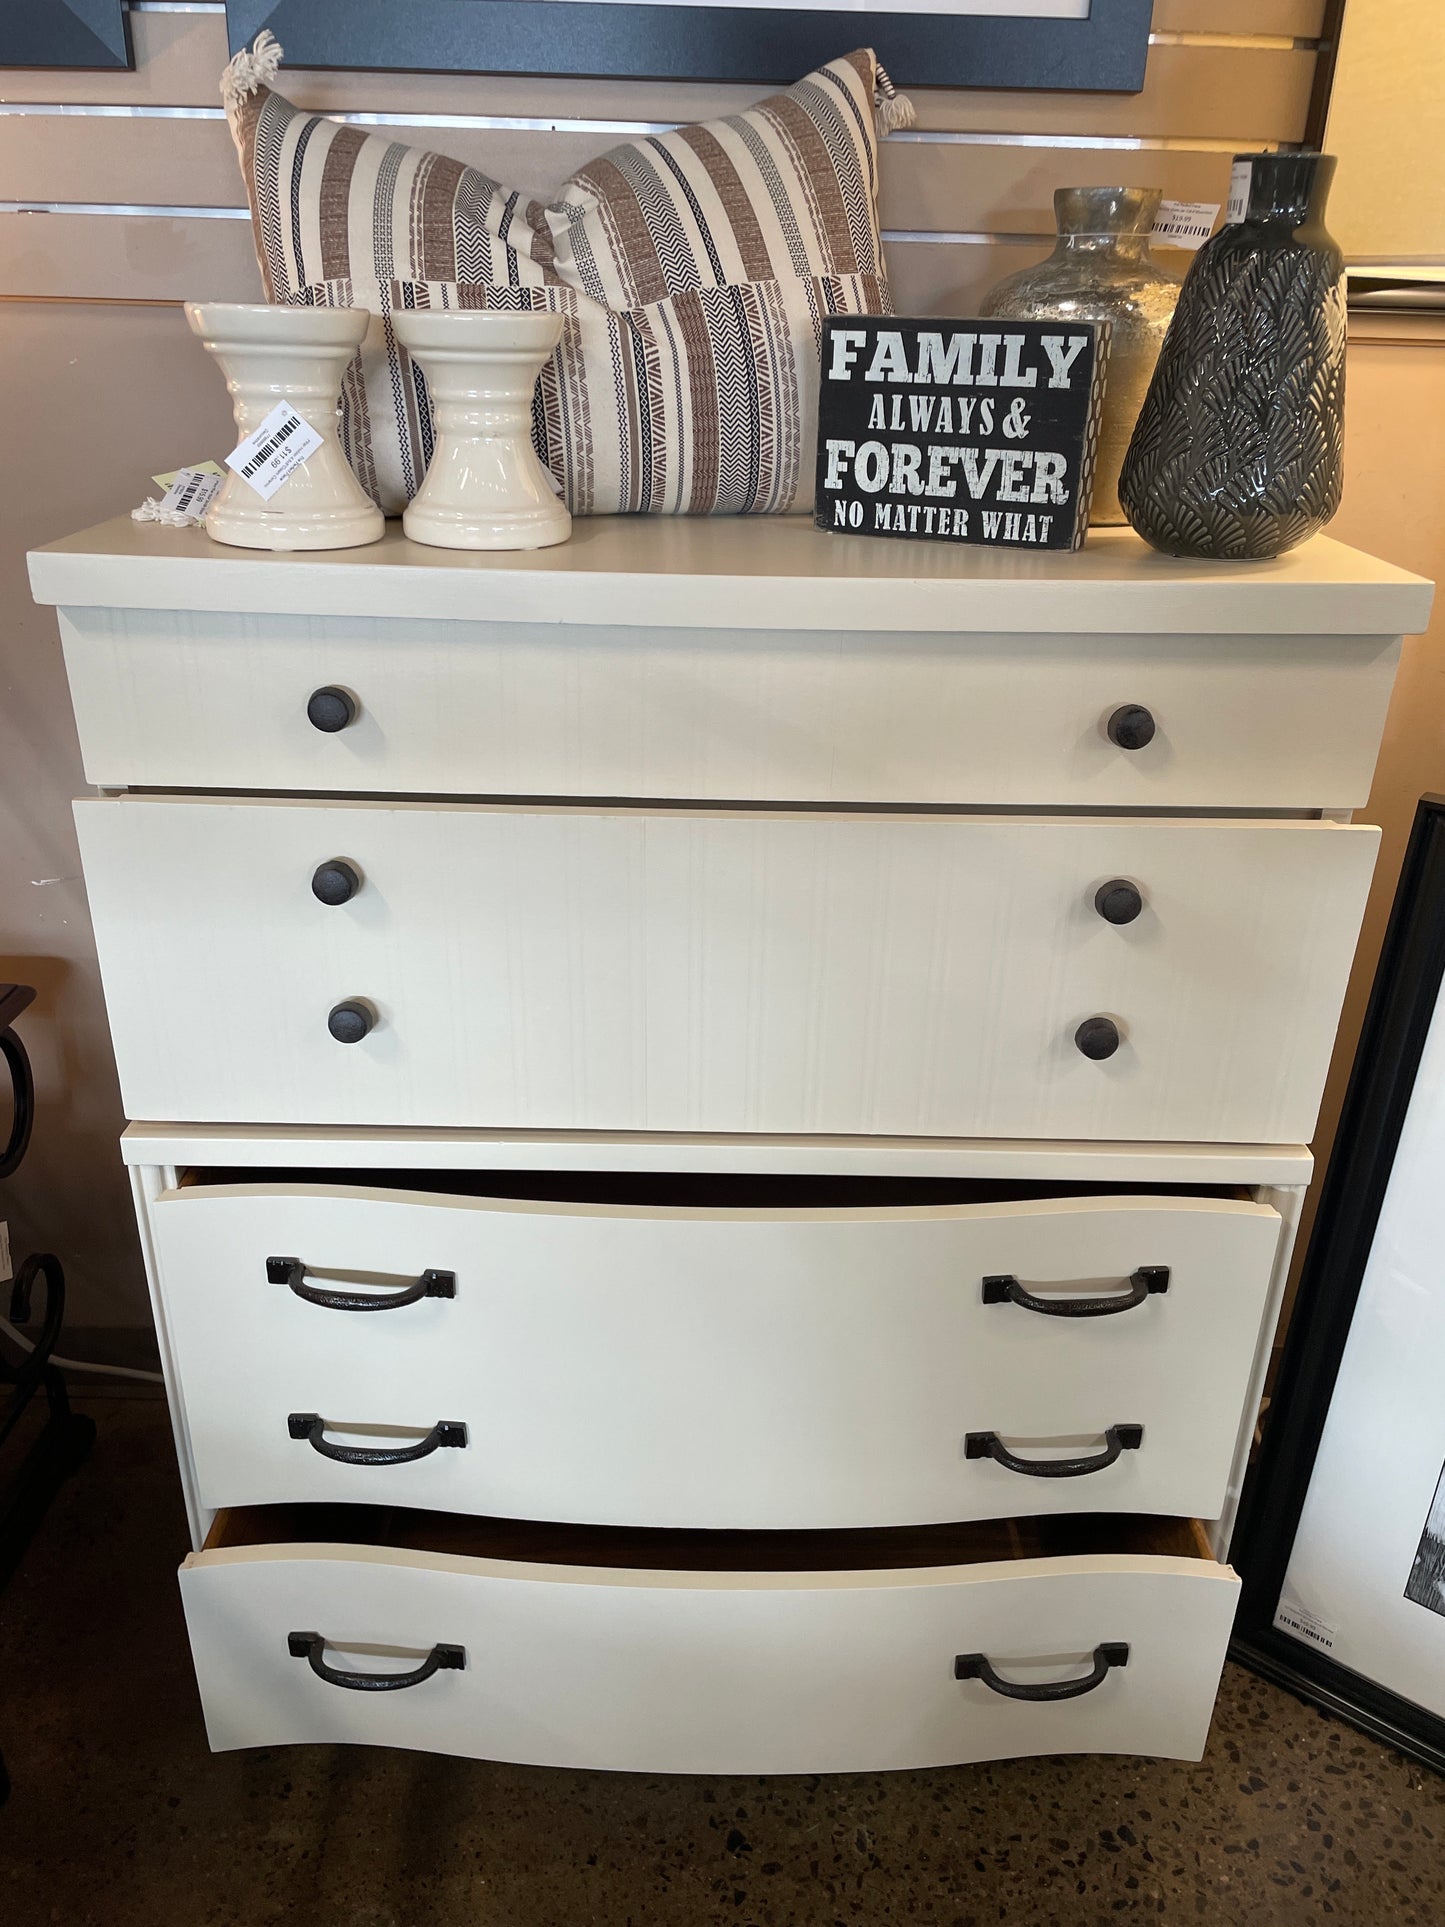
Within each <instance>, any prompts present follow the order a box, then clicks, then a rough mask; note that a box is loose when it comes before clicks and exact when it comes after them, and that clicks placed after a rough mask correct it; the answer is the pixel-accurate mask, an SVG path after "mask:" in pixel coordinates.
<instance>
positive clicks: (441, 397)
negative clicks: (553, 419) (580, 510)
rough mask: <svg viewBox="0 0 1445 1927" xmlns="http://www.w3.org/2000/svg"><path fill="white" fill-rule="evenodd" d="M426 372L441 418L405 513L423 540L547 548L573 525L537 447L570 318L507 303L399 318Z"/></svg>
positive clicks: (455, 545)
mask: <svg viewBox="0 0 1445 1927" xmlns="http://www.w3.org/2000/svg"><path fill="white" fill-rule="evenodd" d="M392 324H393V327H394V328H395V331H396V338H397V340H398V341H400V342H401V344H402V346H403V347H404V348H405V349H406V350H407V352H408V354H410V355H411V357H412V359H413V360H414V361H415V362H416V363H417V365H418V366H419V368H420V369H421V371H422V376H423V378H424V380H425V382H426V387H427V392H428V394H429V395H430V397H431V403H432V412H433V416H434V418H435V422H436V431H437V438H436V446H435V448H434V449H433V451H432V458H431V461H430V463H429V464H428V466H427V472H426V478H425V480H424V481H423V483H422V485H421V488H420V489H419V490H418V492H417V494H416V497H415V499H414V500H413V501H412V502H411V504H410V506H409V507H408V508H407V510H406V513H405V514H404V515H403V517H402V527H403V528H404V529H405V530H406V533H407V534H408V535H409V536H410V537H411V539H412V541H414V542H426V543H430V544H431V545H433V546H434V547H437V548H443V549H546V548H551V547H552V546H553V545H554V544H555V543H558V542H565V541H566V540H567V537H568V536H569V535H570V534H571V532H572V518H571V516H570V515H569V514H568V513H567V510H566V508H565V507H564V506H563V504H562V502H561V500H560V499H559V498H558V495H557V493H556V490H555V489H554V487H553V484H552V478H551V476H550V475H549V474H548V473H547V470H546V469H545V468H544V467H543V466H542V463H541V461H540V459H539V458H538V455H537V452H536V450H535V449H534V448H533V446H532V433H531V428H532V395H533V391H534V390H535V388H536V385H537V377H538V375H539V374H541V372H542V367H543V364H544V363H545V361H546V360H547V357H548V356H549V355H550V354H551V353H552V350H553V349H554V348H555V347H556V346H557V343H558V342H559V341H560V340H561V338H562V316H561V315H556V314H530V313H527V314H512V313H508V312H505V311H503V310H500V309H495V310H494V309H487V310H480V309H473V310H469V311H465V312H458V311H456V310H451V309H447V310H419V311H418V310H413V311H405V312H401V313H398V314H396V315H394V316H393V317H392Z"/></svg>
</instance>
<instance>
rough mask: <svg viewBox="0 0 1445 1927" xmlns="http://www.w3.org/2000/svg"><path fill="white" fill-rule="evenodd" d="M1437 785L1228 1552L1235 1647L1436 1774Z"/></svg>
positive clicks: (1378, 984)
mask: <svg viewBox="0 0 1445 1927" xmlns="http://www.w3.org/2000/svg"><path fill="white" fill-rule="evenodd" d="M1442 980H1445V797H1438V796H1429V797H1426V798H1425V799H1424V801H1423V802H1422V803H1421V804H1420V807H1419V811H1418V813H1417V816H1416V819H1415V826H1414V830H1413V833H1412V835H1411V839H1410V845H1409V849H1408V851H1407V853H1406V857H1405V865H1404V869H1403V871H1402V873H1401V878H1400V886H1399V891H1398V894H1397V896H1396V898H1395V905H1394V909H1393V911H1392V913H1391V918H1390V925H1389V930H1388V932H1387V934H1386V938H1385V945H1384V949H1383V951H1382V953H1381V958H1380V968H1379V974H1378V975H1377V977H1376V979H1375V985H1374V990H1373V992H1372V994H1371V998H1370V1004H1369V1010H1368V1013H1367V1015H1366V1018H1365V1026H1364V1030H1363V1032H1362V1034H1361V1037H1360V1047H1359V1054H1358V1056H1357V1057H1356V1060H1355V1067H1354V1072H1353V1075H1352V1077H1351V1080H1350V1086H1349V1091H1348V1094H1347V1096H1346V1099H1345V1105H1344V1110H1343V1112H1342V1114H1341V1117H1340V1126H1339V1133H1338V1136H1337V1138H1336V1143H1335V1151H1334V1155H1333V1157H1332V1158H1331V1160H1330V1167H1329V1171H1328V1174H1327V1176H1326V1179H1325V1184H1324V1189H1323V1191H1322V1193H1321V1196H1320V1206H1319V1213H1318V1216H1317V1218H1316V1221H1315V1227H1314V1234H1313V1237H1312V1238H1311V1240H1310V1247H1309V1253H1308V1256H1307V1258H1306V1261H1305V1268H1304V1273H1303V1276H1302V1278H1301V1281H1300V1295H1299V1300H1298V1309H1297V1310H1296V1312H1295V1315H1294V1318H1293V1320H1292V1321H1291V1324H1290V1327H1289V1332H1288V1335H1287V1337H1286V1340H1285V1349H1284V1355H1283V1357H1282V1359H1281V1362H1280V1371H1279V1379H1278V1383H1277V1385H1276V1387H1275V1390H1274V1394H1273V1397H1272V1400H1271V1403H1270V1416H1269V1418H1268V1421H1267V1423H1266V1427H1265V1433H1264V1441H1263V1445H1262V1448H1261V1450H1260V1454H1259V1458H1258V1461H1257V1463H1256V1465H1255V1467H1254V1469H1253V1471H1252V1472H1251V1474H1250V1478H1249V1482H1248V1484H1247V1485H1246V1488H1245V1493H1244V1503H1243V1506H1242V1508H1241V1512H1240V1521H1239V1528H1238V1531H1237V1532H1236V1535H1235V1540H1234V1548H1233V1551H1232V1554H1231V1557H1232V1560H1233V1561H1234V1563H1235V1564H1236V1565H1237V1566H1238V1568H1239V1570H1240V1572H1241V1573H1242V1574H1243V1581H1244V1583H1243V1593H1242V1597H1241V1601H1240V1611H1239V1618H1238V1621H1237V1623H1236V1632H1235V1641H1234V1646H1233V1649H1232V1650H1233V1653H1234V1656H1235V1657H1236V1658H1237V1659H1240V1660H1242V1661H1243V1662H1244V1664H1246V1665H1247V1666H1251V1667H1253V1668H1254V1669H1255V1670H1256V1671H1257V1672H1260V1673H1263V1674H1265V1675H1266V1676H1267V1677H1268V1678H1270V1679H1272V1680H1275V1681H1276V1682H1278V1683H1279V1684H1280V1685H1282V1686H1286V1687H1289V1688H1291V1689H1292V1690H1293V1691H1295V1692H1297V1693H1300V1694H1302V1695H1303V1696H1304V1697H1305V1698H1307V1699H1311V1700H1313V1701H1315V1702H1316V1704H1318V1705H1320V1706H1322V1707H1325V1708H1326V1709H1328V1710H1329V1711H1330V1712H1333V1713H1337V1714H1338V1715H1339V1716H1340V1717H1341V1718H1342V1719H1346V1720H1349V1721H1351V1722H1352V1723H1353V1724H1354V1725H1356V1726H1359V1727H1362V1728H1364V1730H1365V1731H1366V1732H1369V1733H1371V1734H1373V1735H1375V1737H1376V1738H1378V1739H1381V1740H1384V1741H1386V1742H1387V1743H1388V1744H1389V1745H1391V1746H1394V1747H1398V1748H1399V1749H1400V1751H1402V1752H1404V1753H1408V1754H1410V1755H1412V1756H1413V1757H1414V1758H1415V1759H1418V1760H1421V1761H1424V1762H1426V1763H1427V1764H1429V1765H1430V1766H1433V1767H1435V1768H1436V1769H1437V1770H1438V1771H1445V1395H1442V1383H1445V996H1442Z"/></svg>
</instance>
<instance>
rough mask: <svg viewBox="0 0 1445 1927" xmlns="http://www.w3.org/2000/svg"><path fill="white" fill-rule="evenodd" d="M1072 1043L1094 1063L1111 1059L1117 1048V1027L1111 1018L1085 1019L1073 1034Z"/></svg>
mask: <svg viewBox="0 0 1445 1927" xmlns="http://www.w3.org/2000/svg"><path fill="white" fill-rule="evenodd" d="M1074 1042H1075V1043H1076V1044H1077V1045H1078V1047H1079V1049H1080V1050H1081V1051H1082V1052H1083V1053H1084V1055H1085V1057H1092V1058H1093V1059H1094V1061H1095V1063H1099V1062H1101V1061H1102V1060H1103V1059H1104V1058H1106V1057H1112V1056H1113V1055H1114V1052H1115V1051H1116V1050H1118V1048H1119V1026H1118V1025H1117V1024H1116V1023H1115V1022H1114V1020H1113V1018H1112V1017H1086V1018H1085V1019H1084V1021H1083V1023H1082V1024H1080V1025H1079V1028H1078V1029H1077V1030H1076V1031H1075V1032H1074Z"/></svg>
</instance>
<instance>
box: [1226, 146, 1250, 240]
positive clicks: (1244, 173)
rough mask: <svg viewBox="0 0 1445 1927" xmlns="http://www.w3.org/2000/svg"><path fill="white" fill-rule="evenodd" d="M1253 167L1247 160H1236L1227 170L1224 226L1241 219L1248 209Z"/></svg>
mask: <svg viewBox="0 0 1445 1927" xmlns="http://www.w3.org/2000/svg"><path fill="white" fill-rule="evenodd" d="M1253 175H1254V167H1253V165H1252V164H1251V163H1250V162H1249V161H1236V162H1235V163H1234V166H1233V167H1231V168H1230V170H1229V204H1228V206H1227V207H1226V208H1225V210H1224V220H1225V225H1226V226H1232V225H1233V223H1234V222H1235V221H1242V220H1243V219H1244V217H1245V215H1246V213H1247V212H1248V210H1249V183H1250V181H1251V179H1252V178H1253Z"/></svg>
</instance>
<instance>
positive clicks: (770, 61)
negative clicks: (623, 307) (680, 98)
mask: <svg viewBox="0 0 1445 1927" xmlns="http://www.w3.org/2000/svg"><path fill="white" fill-rule="evenodd" d="M1153 4H1154V0H870V3H869V5H868V6H867V7H866V8H865V9H864V10H862V11H859V12H854V11H852V10H851V9H843V8H839V7H836V6H829V5H828V0H793V4H792V5H790V6H787V5H772V4H767V0H764V4H762V5H759V4H756V0H753V3H752V4H734V0H723V3H722V4H720V5H719V4H716V0H714V3H713V4H708V5H704V4H700V0H650V4H646V5H634V4H632V0H226V23H227V28H228V31H229V33H230V41H231V51H232V52H233V53H235V52H238V51H239V50H240V49H241V48H242V47H245V46H249V45H250V43H251V42H252V41H253V40H254V39H255V37H256V35H257V34H258V33H259V32H260V31H261V29H262V28H263V27H269V28H270V30H271V31H272V33H274V34H275V36H276V38H277V39H278V40H279V41H280V43H281V45H282V46H283V47H284V48H285V50H286V61H287V64H288V65H289V66H292V67H356V68H373V69H388V70H391V71H407V72H411V71H429V72H457V73H488V74H596V75H633V76H636V77H637V78H639V79H660V78H667V79H672V80H735V81H755V82H758V83H761V84H764V85H769V84H777V85H785V84H787V83H790V82H792V81H794V80H797V79H798V78H799V76H800V75H802V74H805V73H807V72H809V71H810V69H812V68H814V67H817V66H819V65H820V64H821V63H822V62H824V61H827V60H832V59H835V58H836V57H837V56H838V55H839V54H842V53H847V52H849V51H850V49H852V48H854V47H862V46H869V47H873V48H875V49H876V50H877V53H878V58H879V59H880V60H881V61H882V62H883V65H884V66H885V67H886V68H887V69H888V72H889V74H890V75H891V77H892V79H893V80H894V82H895V84H896V85H898V86H900V87H917V86H925V85H933V86H939V87H1058V88H1068V89H1070V90H1073V91H1077V90H1080V89H1083V90H1085V91H1093V92H1116V93H1138V91H1139V89H1140V88H1141V87H1142V86H1143V85H1144V62H1145V58H1146V56H1147V55H1148V51H1149V23H1150V18H1151V16H1152V14H1153Z"/></svg>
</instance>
